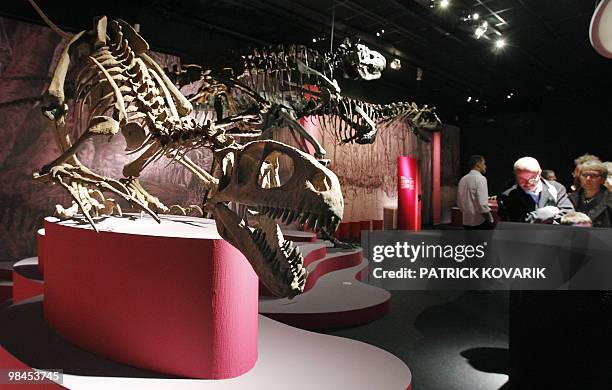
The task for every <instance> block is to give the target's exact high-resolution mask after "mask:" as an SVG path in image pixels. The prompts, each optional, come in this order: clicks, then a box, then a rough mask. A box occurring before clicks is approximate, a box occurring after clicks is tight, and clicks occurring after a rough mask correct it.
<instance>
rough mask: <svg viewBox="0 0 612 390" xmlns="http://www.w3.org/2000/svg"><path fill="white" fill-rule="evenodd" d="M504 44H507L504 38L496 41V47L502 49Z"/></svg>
mask: <svg viewBox="0 0 612 390" xmlns="http://www.w3.org/2000/svg"><path fill="white" fill-rule="evenodd" d="M504 46H506V40H505V39H504V38H499V39H498V40H497V41H495V47H496V48H498V49H501V48H503V47H504Z"/></svg>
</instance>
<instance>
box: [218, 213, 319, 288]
mask: <svg viewBox="0 0 612 390" xmlns="http://www.w3.org/2000/svg"><path fill="white" fill-rule="evenodd" d="M209 210H211V211H212V212H213V214H214V216H215V219H216V220H217V230H218V231H219V234H220V235H221V237H223V238H224V239H225V240H227V241H229V242H230V243H231V244H232V245H233V246H234V247H236V248H237V249H238V250H240V251H241V252H242V253H245V254H247V253H248V257H247V260H249V262H250V263H251V266H252V267H253V269H254V270H255V272H256V273H257V275H258V276H259V279H260V280H261V281H262V283H263V284H264V285H265V286H266V287H267V288H268V289H269V290H270V292H272V293H273V294H274V295H277V296H279V297H288V298H293V297H294V296H296V295H298V294H300V293H301V292H303V291H304V287H305V286H306V278H307V277H308V272H307V271H306V268H305V267H304V258H303V256H302V254H301V253H300V250H299V248H298V247H297V246H296V245H295V244H294V243H293V242H292V241H289V240H285V238H284V237H283V234H282V232H281V230H280V227H279V226H278V224H277V223H276V222H275V221H274V220H273V219H271V218H269V217H267V216H265V215H258V216H257V217H256V218H254V219H256V222H257V226H255V227H254V228H253V227H251V226H249V224H248V223H247V222H246V221H245V220H244V219H243V218H240V217H239V216H238V215H237V214H236V213H234V212H233V211H232V210H230V209H229V208H228V207H227V206H226V205H225V204H222V203H221V204H215V205H212V206H211V207H209Z"/></svg>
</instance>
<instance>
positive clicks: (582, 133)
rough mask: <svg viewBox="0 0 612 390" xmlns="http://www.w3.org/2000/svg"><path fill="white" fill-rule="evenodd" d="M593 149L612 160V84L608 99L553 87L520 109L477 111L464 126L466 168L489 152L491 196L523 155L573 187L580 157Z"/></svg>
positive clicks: (497, 191) (463, 150)
mask: <svg viewBox="0 0 612 390" xmlns="http://www.w3.org/2000/svg"><path fill="white" fill-rule="evenodd" d="M606 82H608V83H609V81H607V80H606ZM587 152H588V153H591V154H595V155H597V156H599V157H600V158H601V159H602V160H603V161H609V160H612V85H610V95H609V98H608V99H607V100H602V99H599V98H596V97H589V96H582V97H576V96H568V95H565V96H559V95H556V94H554V92H551V93H550V94H549V96H548V97H546V98H544V99H542V100H541V101H540V102H536V103H534V104H533V105H532V106H530V107H523V108H521V110H520V111H518V112H512V113H498V114H488V113H487V112H481V113H474V114H472V115H470V116H469V117H468V119H467V120H466V121H465V124H463V125H462V127H461V162H462V170H461V173H462V174H465V172H466V167H465V161H466V160H467V158H468V157H469V156H470V155H472V154H482V155H484V156H485V157H486V160H487V178H488V182H489V192H490V194H491V195H494V194H497V193H499V192H501V191H503V189H504V184H505V182H506V181H507V180H509V179H512V165H513V164H514V161H516V159H518V158H519V157H522V156H532V157H535V158H536V159H537V160H538V161H539V162H540V165H541V166H542V169H553V170H554V171H555V172H556V174H557V178H558V179H559V181H560V182H561V183H563V184H564V185H565V186H566V187H569V185H570V184H571V183H572V177H571V172H572V171H573V169H574V162H573V161H574V159H575V158H576V157H578V156H580V155H582V154H584V153H587Z"/></svg>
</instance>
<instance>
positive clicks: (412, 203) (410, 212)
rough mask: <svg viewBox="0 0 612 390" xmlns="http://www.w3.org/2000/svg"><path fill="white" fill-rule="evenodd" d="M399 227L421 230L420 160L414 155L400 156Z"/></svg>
mask: <svg viewBox="0 0 612 390" xmlns="http://www.w3.org/2000/svg"><path fill="white" fill-rule="evenodd" d="M397 170H398V178H397V180H398V185H397V188H398V200H397V228H398V230H411V231H419V230H421V202H420V200H419V195H420V177H419V169H418V161H417V160H416V159H415V158H413V157H406V156H399V157H398V158H397Z"/></svg>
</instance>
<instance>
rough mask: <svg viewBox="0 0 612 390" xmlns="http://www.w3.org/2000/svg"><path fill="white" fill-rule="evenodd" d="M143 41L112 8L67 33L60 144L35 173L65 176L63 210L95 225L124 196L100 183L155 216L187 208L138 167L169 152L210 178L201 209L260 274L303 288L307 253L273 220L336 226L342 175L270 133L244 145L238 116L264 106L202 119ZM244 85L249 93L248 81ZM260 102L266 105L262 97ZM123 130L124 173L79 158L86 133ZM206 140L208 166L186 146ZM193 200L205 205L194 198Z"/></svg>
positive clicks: (55, 95) (56, 100)
mask: <svg viewBox="0 0 612 390" xmlns="http://www.w3.org/2000/svg"><path fill="white" fill-rule="evenodd" d="M147 50H148V44H147V42H146V41H145V40H144V39H143V38H142V37H141V36H140V35H139V34H138V33H137V32H136V31H135V30H134V29H133V28H132V27H131V26H130V25H129V24H127V23H126V22H124V21H122V20H110V21H109V20H107V18H106V17H100V18H97V19H96V20H95V23H94V28H93V30H92V31H90V32H86V31H83V32H80V33H78V34H76V35H74V36H73V37H72V38H71V39H70V42H69V43H68V45H67V47H66V49H65V50H64V52H63V53H62V55H61V57H60V59H59V62H58V64H57V67H56V69H55V72H54V75H53V79H52V80H51V83H50V85H49V88H48V90H47V93H46V96H45V100H46V101H47V105H46V106H45V107H44V108H43V113H44V114H45V115H46V116H47V117H48V118H49V119H51V120H53V121H54V122H55V124H56V130H57V142H58V145H59V147H60V149H61V152H62V154H61V155H60V156H59V157H58V158H56V159H55V160H54V161H52V162H51V163H49V164H47V165H45V166H44V167H43V168H42V169H41V171H40V172H37V173H35V174H34V177H35V179H37V180H38V181H47V182H51V183H54V184H59V185H60V186H62V187H63V188H65V189H66V190H67V191H68V192H69V193H70V195H71V196H72V198H73V199H74V204H73V206H72V207H70V208H68V209H64V208H63V207H62V206H57V210H56V211H57V214H58V215H59V216H61V217H64V218H70V217H73V216H75V215H76V213H78V212H79V210H80V212H82V213H83V214H84V216H85V217H86V218H87V220H88V221H89V222H90V224H91V225H92V227H93V228H94V229H96V226H95V223H94V218H96V217H100V216H105V215H110V214H112V213H113V210H117V212H118V213H119V214H121V209H120V208H119V205H118V203H117V202H116V201H115V200H114V199H113V198H106V197H105V196H104V195H103V194H102V193H103V192H108V193H111V194H113V196H115V197H118V198H120V199H123V200H125V201H127V202H128V203H129V204H130V205H132V206H133V207H135V208H137V209H140V210H142V211H144V212H147V213H148V214H150V215H151V216H152V217H153V218H154V219H155V220H156V221H158V222H159V221H160V218H159V216H158V215H157V213H158V212H173V211H174V212H184V211H185V209H183V208H181V207H180V206H172V207H170V208H168V207H166V206H164V205H163V204H162V203H161V202H160V201H159V199H157V198H156V197H154V196H153V195H151V194H149V193H148V192H147V191H146V190H145V189H144V188H143V187H142V185H141V184H140V183H139V182H138V177H139V175H140V172H141V171H142V170H143V169H144V168H145V167H146V166H147V165H149V164H150V163H151V162H152V161H155V160H157V159H159V158H162V157H166V158H170V159H171V161H173V162H175V163H178V164H181V165H182V166H183V167H185V168H186V169H187V170H189V171H190V172H192V173H193V174H194V175H195V177H197V178H198V179H199V180H201V181H202V182H203V183H204V185H205V187H206V188H207V191H208V196H207V199H206V200H205V202H204V204H203V208H204V211H206V212H208V213H211V214H212V215H213V216H214V218H215V220H216V222H217V229H218V231H219V233H220V235H221V236H222V237H223V238H224V239H226V240H227V241H229V242H230V243H231V244H233V245H234V246H235V247H236V248H238V249H239V250H240V251H241V252H242V253H243V254H244V255H245V256H246V258H247V259H248V260H249V262H250V263H251V265H252V266H253V268H254V270H255V271H256V272H257V274H258V275H259V277H260V279H261V280H262V282H263V283H264V284H265V285H266V286H267V287H268V288H269V289H270V290H271V291H272V292H273V293H275V294H276V295H279V296H286V297H293V296H295V295H296V294H299V293H300V292H302V291H303V288H304V286H305V282H306V277H307V272H306V269H305V268H304V267H303V257H302V255H301V254H300V253H299V250H298V249H297V247H295V246H294V245H293V243H292V242H291V241H287V240H285V239H284V238H283V236H282V233H281V232H280V229H279V228H278V225H277V223H276V221H275V220H276V219H281V220H283V221H285V222H289V221H295V220H299V221H300V222H301V223H305V224H308V225H310V226H311V227H312V228H314V229H319V228H325V229H328V230H330V231H333V230H335V229H336V228H337V226H338V224H339V222H340V220H341V218H342V214H343V208H344V205H343V198H342V193H341V190H340V184H339V182H338V178H337V177H336V176H335V175H334V173H333V172H331V171H330V170H329V169H327V168H325V167H324V166H322V165H321V164H319V163H318V162H317V161H316V160H315V159H314V157H312V156H310V155H308V154H305V153H303V152H301V151H299V150H297V149H295V148H293V147H290V146H287V145H284V144H282V143H279V142H274V141H253V142H250V143H247V144H245V145H238V144H237V143H236V142H235V141H234V139H233V137H232V136H231V135H228V134H227V133H226V129H228V128H231V127H234V126H237V125H238V123H245V122H247V123H248V122H249V121H256V120H257V118H258V115H260V113H259V112H256V113H237V115H234V116H232V117H226V118H222V119H219V120H218V121H215V122H212V121H210V120H206V121H203V122H202V121H200V122H198V121H197V120H196V119H195V118H194V116H193V115H191V113H192V105H191V103H190V102H189V101H188V100H187V99H186V98H185V97H184V96H183V95H182V94H181V93H180V92H179V90H178V89H177V88H176V87H175V86H174V85H173V83H172V82H171V81H170V80H169V79H168V77H167V76H166V75H165V74H164V72H163V71H162V69H161V68H160V66H159V65H158V64H157V63H156V62H155V61H154V60H153V59H152V58H151V57H149V56H148V55H147ZM67 79H68V80H70V81H72V85H74V91H73V96H74V102H73V107H74V108H75V109H74V110H70V112H71V115H77V116H78V118H79V119H84V120H85V123H87V125H86V129H85V130H84V131H82V132H81V133H80V135H79V136H78V138H77V139H76V141H75V142H74V143H73V142H72V141H71V139H70V137H69V132H68V131H67V128H66V127H67V126H66V123H67V115H68V104H67V99H66V90H67V85H69V83H67V82H66V80H67ZM207 88H208V89H207V93H209V94H211V96H212V97H213V98H216V97H215V94H217V96H221V95H223V94H224V93H225V92H226V91H227V86H225V85H223V84H220V83H218V82H216V81H213V82H212V83H209V84H208V86H207ZM243 92H244V93H246V94H248V93H250V92H249V90H248V88H245V89H244V91H243ZM251 98H252V99H254V100H255V101H257V99H258V97H257V96H251ZM259 103H260V104H262V106H261V107H263V108H265V104H264V103H265V102H262V101H259ZM85 106H87V110H85ZM82 122H83V121H82V120H77V121H76V123H82ZM119 132H121V133H122V135H123V136H124V138H125V140H126V145H127V148H126V150H127V151H128V153H130V154H135V153H140V155H139V156H138V157H137V158H136V159H135V160H133V161H132V162H130V163H129V164H127V165H126V166H125V167H124V168H123V175H124V176H125V178H124V179H122V180H115V179H112V178H108V177H103V176H100V175H98V174H96V173H95V172H93V171H92V170H90V169H88V168H87V167H85V166H84V165H83V164H81V162H80V161H79V160H78V159H77V157H76V155H75V153H76V152H77V151H78V150H79V147H80V146H81V145H83V142H85V140H87V139H88V138H91V137H94V136H104V137H112V136H113V135H115V134H117V133H119ZM202 147H206V148H210V149H212V150H213V153H214V161H216V163H215V164H213V166H214V169H213V171H212V173H209V172H208V171H206V170H205V169H203V168H201V167H199V166H198V165H196V164H195V163H194V162H193V161H191V160H190V159H189V158H188V157H187V156H186V153H187V152H188V151H190V150H193V149H196V148H202ZM230 202H231V203H232V204H236V203H239V204H242V205H244V206H246V207H247V208H248V210H249V213H248V215H247V216H246V217H245V218H242V217H239V216H238V215H237V214H236V213H234V212H233V211H231V210H230V208H229V207H228V204H229V203H230ZM190 209H191V210H193V211H198V212H200V213H201V211H202V210H201V209H200V208H199V206H197V205H194V206H191V207H190ZM253 228H254V229H253ZM252 229H253V230H252Z"/></svg>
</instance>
